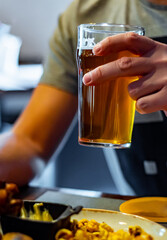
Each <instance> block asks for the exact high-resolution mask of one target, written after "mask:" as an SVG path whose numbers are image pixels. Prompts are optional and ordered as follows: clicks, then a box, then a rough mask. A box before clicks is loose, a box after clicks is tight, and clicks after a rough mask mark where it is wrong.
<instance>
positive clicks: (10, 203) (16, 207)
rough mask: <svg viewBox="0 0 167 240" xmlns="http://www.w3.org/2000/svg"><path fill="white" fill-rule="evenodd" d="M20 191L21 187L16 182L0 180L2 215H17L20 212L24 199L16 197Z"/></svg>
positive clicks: (0, 211)
mask: <svg viewBox="0 0 167 240" xmlns="http://www.w3.org/2000/svg"><path fill="white" fill-rule="evenodd" d="M18 192H19V189H18V187H17V185H16V184H14V183H4V182H0V215H3V214H10V215H13V216H17V215H19V214H20V210H21V207H22V206H23V201H22V200H21V199H15V198H14V196H15V195H16V194H17V193H18Z"/></svg>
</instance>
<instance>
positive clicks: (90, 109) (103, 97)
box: [77, 49, 138, 148]
mask: <svg viewBox="0 0 167 240" xmlns="http://www.w3.org/2000/svg"><path fill="white" fill-rule="evenodd" d="M123 56H134V55H133V54H132V53H130V52H128V51H122V52H120V53H112V54H111V55H108V56H95V55H94V54H93V52H92V49H78V51H77V63H78V80H79V143H80V144H84V145H85V144H87V145H89V144H90V143H91V144H93V145H94V146H95V145H98V146H114V147H118V148H122V146H125V147H128V145H130V143H131V136H132V130H133V122H134V114H135V101H133V100H132V99H131V98H130V96H129V94H128V84H129V83H130V82H132V81H134V80H137V79H138V77H121V78H115V79H114V80H109V81H107V82H105V83H102V84H98V85H97V86H85V85H84V84H83V83H82V78H83V76H84V74H85V73H87V72H89V71H90V70H92V69H94V68H96V67H97V66H100V65H103V64H105V63H108V62H111V61H114V60H116V59H118V58H121V57H123Z"/></svg>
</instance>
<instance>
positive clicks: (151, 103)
mask: <svg viewBox="0 0 167 240" xmlns="http://www.w3.org/2000/svg"><path fill="white" fill-rule="evenodd" d="M136 110H137V111H138V112H139V113H141V114H145V113H151V112H156V111H159V110H164V112H165V114H166V113H167V88H166V87H164V88H162V89H161V90H160V91H158V92H156V93H153V94H151V95H147V96H144V97H142V98H140V99H138V100H137V101H136Z"/></svg>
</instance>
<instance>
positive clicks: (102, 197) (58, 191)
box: [19, 187, 134, 211]
mask: <svg viewBox="0 0 167 240" xmlns="http://www.w3.org/2000/svg"><path fill="white" fill-rule="evenodd" d="M19 197H20V198H22V199H23V200H37V201H47V202H57V203H63V204H69V205H71V206H72V207H76V206H77V205H82V206H83V207H86V208H98V209H108V210H115V211H119V206H120V204H121V203H123V202H124V201H126V200H128V199H132V198H134V197H133V196H122V195H115V194H107V193H102V192H96V191H86V190H77V189H70V188H68V189H67V188H54V189H53V188H52V189H49V188H40V187H24V188H21V189H20V193H19Z"/></svg>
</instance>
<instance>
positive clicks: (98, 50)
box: [93, 43, 101, 54]
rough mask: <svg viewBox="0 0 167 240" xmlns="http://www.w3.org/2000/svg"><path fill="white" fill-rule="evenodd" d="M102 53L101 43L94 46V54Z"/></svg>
mask: <svg viewBox="0 0 167 240" xmlns="http://www.w3.org/2000/svg"><path fill="white" fill-rule="evenodd" d="M100 52H101V43H98V44H96V46H94V48H93V53H94V54H98V53H100Z"/></svg>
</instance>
